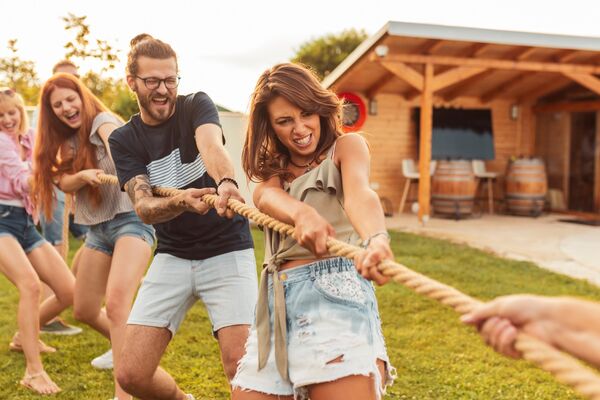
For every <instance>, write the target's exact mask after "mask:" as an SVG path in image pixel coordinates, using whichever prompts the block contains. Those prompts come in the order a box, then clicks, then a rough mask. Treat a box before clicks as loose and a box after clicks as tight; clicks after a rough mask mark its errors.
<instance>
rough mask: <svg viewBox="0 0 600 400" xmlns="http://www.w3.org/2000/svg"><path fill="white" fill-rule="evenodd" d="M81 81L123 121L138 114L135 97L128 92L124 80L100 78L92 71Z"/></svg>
mask: <svg viewBox="0 0 600 400" xmlns="http://www.w3.org/2000/svg"><path fill="white" fill-rule="evenodd" d="M81 80H82V81H83V83H84V84H85V85H86V86H87V87H88V88H89V89H90V90H91V91H92V92H93V93H94V94H95V95H96V96H98V98H99V99H100V100H101V101H102V102H103V103H104V104H105V105H106V106H107V107H108V108H109V109H110V110H112V111H113V112H115V113H117V114H119V115H120V116H121V117H123V119H124V120H125V121H127V120H128V119H129V118H130V117H131V116H132V115H133V114H135V113H137V112H139V108H138V103H137V100H136V99H135V95H134V94H133V93H132V92H131V90H129V87H128V86H127V84H126V83H125V80H124V79H114V78H111V77H102V76H101V75H100V74H98V73H96V72H94V71H88V72H87V73H86V74H85V75H84V76H82V77H81Z"/></svg>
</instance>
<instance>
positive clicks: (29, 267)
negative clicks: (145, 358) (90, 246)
mask: <svg viewBox="0 0 600 400" xmlns="http://www.w3.org/2000/svg"><path fill="white" fill-rule="evenodd" d="M32 146H33V131H32V130H30V129H28V123H27V114H25V108H24V106H23V99H22V98H21V96H19V94H17V93H15V92H14V91H13V90H12V89H8V88H0V271H1V272H2V273H3V274H4V275H5V276H6V277H7V278H8V280H10V281H11V282H12V283H13V284H14V285H15V286H16V287H17V289H18V291H19V307H18V310H17V322H18V325H19V332H18V333H17V334H16V335H15V336H14V338H13V341H12V342H11V344H10V348H11V350H16V351H22V352H23V353H24V354H25V362H26V365H27V366H26V369H25V376H24V377H23V379H22V380H21V385H23V386H25V387H27V388H29V389H31V390H33V391H35V392H37V393H39V394H53V393H57V392H59V391H60V388H59V387H58V386H57V385H56V384H55V383H54V382H53V381H52V379H50V377H49V376H48V375H47V374H46V372H44V367H43V365H42V360H41V358H40V352H54V351H55V350H54V349H53V348H52V347H49V346H46V345H45V344H44V343H42V342H41V341H39V339H38V337H39V333H40V324H45V323H47V322H48V321H50V320H51V319H52V318H54V317H56V316H57V315H58V314H59V313H60V312H61V311H62V310H64V309H65V308H67V307H68V306H69V305H71V304H72V302H73V287H74V284H75V282H74V281H75V278H74V277H73V275H72V274H71V271H69V268H68V267H67V265H66V264H65V263H64V261H63V259H62V258H61V257H60V255H59V254H58V252H57V251H56V250H55V249H54V248H53V247H52V246H51V245H50V244H49V243H48V242H46V240H44V239H43V238H42V237H41V236H40V234H39V233H38V232H37V231H36V229H35V224H34V223H33V218H32V215H33V214H34V208H33V206H32V203H31V201H30V197H29V196H30V178H31V155H32ZM40 279H41V280H42V281H44V282H45V283H47V284H48V285H49V286H50V288H51V289H52V290H53V292H54V295H52V296H50V297H48V298H47V299H46V300H44V301H43V302H42V303H41V304H40V303H39V302H40V291H41V286H40Z"/></svg>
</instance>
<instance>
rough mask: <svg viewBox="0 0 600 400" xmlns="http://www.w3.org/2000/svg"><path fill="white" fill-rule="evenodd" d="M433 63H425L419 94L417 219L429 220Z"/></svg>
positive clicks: (424, 221)
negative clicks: (420, 93) (420, 92)
mask: <svg viewBox="0 0 600 400" xmlns="http://www.w3.org/2000/svg"><path fill="white" fill-rule="evenodd" d="M432 89H433V64H431V63H427V64H425V76H424V80H423V93H422V95H421V121H420V124H421V127H420V139H419V221H421V223H422V224H425V223H426V222H427V221H428V220H429V215H430V213H429V204H430V202H431V176H430V172H429V164H430V162H431V128H432V124H433V102H432V100H433V90H432Z"/></svg>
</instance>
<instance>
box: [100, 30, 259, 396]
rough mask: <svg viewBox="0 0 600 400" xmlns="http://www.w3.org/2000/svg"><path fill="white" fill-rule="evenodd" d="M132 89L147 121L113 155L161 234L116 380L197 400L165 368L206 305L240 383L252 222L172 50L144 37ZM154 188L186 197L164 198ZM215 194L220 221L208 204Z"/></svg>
mask: <svg viewBox="0 0 600 400" xmlns="http://www.w3.org/2000/svg"><path fill="white" fill-rule="evenodd" d="M127 83H128V85H129V87H130V88H131V89H132V90H133V91H134V92H135V94H136V95H137V100H138V104H139V106H140V113H139V114H138V115H134V116H133V117H132V118H131V120H130V121H129V122H128V123H127V124H126V125H124V126H123V127H121V128H118V129H116V130H115V131H114V132H113V134H112V135H111V136H110V138H109V144H110V150H111V153H112V156H113V159H114V161H115V164H116V167H117V174H118V176H119V181H120V184H121V185H122V187H123V188H124V189H125V190H126V191H127V192H128V193H129V196H130V197H131V200H132V201H133V203H134V206H135V210H136V212H137V213H138V215H139V216H140V218H141V219H142V221H144V222H146V223H151V224H153V225H154V227H155V229H156V234H157V237H158V247H157V249H156V255H155V257H154V260H153V261H152V264H151V265H150V268H149V270H148V273H147V275H146V277H145V279H144V281H143V283H142V286H141V288H140V291H139V292H138V296H137V298H136V300H135V303H134V305H133V308H132V310H131V314H130V316H129V320H128V326H127V333H126V337H125V343H124V344H123V346H122V348H123V349H124V350H123V354H122V355H121V359H120V361H119V364H120V365H115V368H116V372H117V375H116V376H117V379H118V381H119V384H120V385H121V386H122V387H123V388H124V389H125V390H126V391H127V392H128V393H130V394H132V395H134V396H136V397H139V398H142V399H146V398H152V399H168V400H173V399H177V400H181V399H191V398H193V397H192V396H191V395H186V394H185V393H184V392H183V391H181V390H180V389H179V388H178V387H177V385H176V383H175V381H174V380H173V378H172V377H171V376H170V375H169V374H168V373H167V372H165V371H164V370H163V369H161V368H160V367H158V364H159V362H160V359H161V357H162V355H163V353H164V351H165V349H166V347H167V345H168V344H169V341H170V340H171V338H172V337H173V335H174V334H175V332H176V331H177V328H178V327H179V325H180V323H181V321H182V320H183V318H184V316H185V313H186V312H187V310H188V309H189V308H190V307H191V306H192V305H193V304H194V303H195V301H196V300H197V299H202V300H203V302H204V304H205V306H206V308H207V311H208V315H209V317H210V320H211V323H212V331H213V334H214V335H215V337H216V338H217V340H218V342H219V347H220V350H221V359H222V362H223V368H224V370H225V373H226V375H227V377H228V378H229V379H230V380H231V379H232V378H233V376H234V375H235V372H236V368H237V363H238V361H239V359H240V358H241V357H242V355H243V354H244V345H245V342H246V338H247V336H248V330H249V326H250V324H251V322H252V320H253V316H254V305H255V303H256V298H257V279H256V264H255V259H254V250H253V243H252V238H251V236H250V231H249V227H248V221H247V220H246V219H245V218H243V217H241V216H239V215H234V214H233V213H231V212H230V211H227V209H226V205H227V200H228V199H229V198H233V199H237V200H243V199H242V197H241V196H240V194H239V191H238V187H237V182H236V181H235V176H234V167H233V164H232V162H231V159H230V157H229V155H228V154H227V152H226V150H225V148H224V146H223V143H224V137H223V133H222V130H221V125H220V122H219V115H218V113H217V110H216V107H215V105H214V104H213V102H212V101H211V99H210V98H209V97H208V96H207V95H206V94H205V93H203V92H198V93H194V94H190V95H186V96H178V95H177V86H178V84H179V76H178V70H177V57H176V55H175V52H174V51H173V49H172V48H171V46H169V45H168V44H166V43H164V42H162V41H160V40H157V39H154V38H153V37H151V36H150V35H146V34H142V35H138V36H136V37H135V38H134V39H133V40H132V41H131V50H130V52H129V55H128V60H127ZM155 186H157V187H174V188H178V189H182V192H181V194H178V195H176V196H174V197H170V198H160V197H155V196H153V194H152V187H155ZM215 188H216V191H215ZM215 192H216V193H218V195H219V200H218V204H217V210H216V211H215V210H214V209H211V208H210V207H209V206H208V205H207V204H205V203H204V202H203V201H202V195H204V194H207V193H215ZM225 217H227V218H225ZM186 396H187V397H186Z"/></svg>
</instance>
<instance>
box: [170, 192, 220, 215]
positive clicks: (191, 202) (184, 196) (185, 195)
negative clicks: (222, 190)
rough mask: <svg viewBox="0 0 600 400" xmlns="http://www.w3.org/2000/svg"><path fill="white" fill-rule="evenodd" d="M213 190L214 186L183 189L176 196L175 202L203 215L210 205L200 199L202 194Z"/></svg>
mask: <svg viewBox="0 0 600 400" xmlns="http://www.w3.org/2000/svg"><path fill="white" fill-rule="evenodd" d="M215 192H216V191H215V189H214V188H202V189H193V188H192V189H185V190H183V191H182V192H181V193H179V194H178V195H177V196H176V202H177V204H178V205H180V206H181V207H182V208H183V209H184V210H186V211H190V212H195V213H197V214H200V215H204V214H206V213H207V212H208V210H210V209H211V208H212V207H211V206H209V205H208V204H206V203H205V202H204V201H202V196H204V195H205V194H215Z"/></svg>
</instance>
